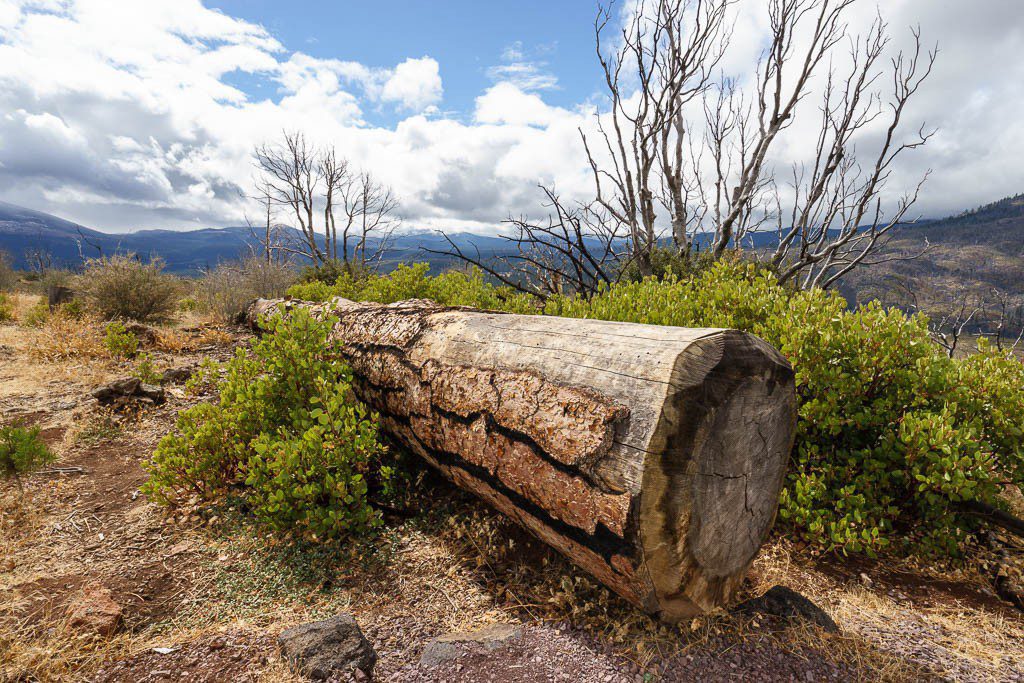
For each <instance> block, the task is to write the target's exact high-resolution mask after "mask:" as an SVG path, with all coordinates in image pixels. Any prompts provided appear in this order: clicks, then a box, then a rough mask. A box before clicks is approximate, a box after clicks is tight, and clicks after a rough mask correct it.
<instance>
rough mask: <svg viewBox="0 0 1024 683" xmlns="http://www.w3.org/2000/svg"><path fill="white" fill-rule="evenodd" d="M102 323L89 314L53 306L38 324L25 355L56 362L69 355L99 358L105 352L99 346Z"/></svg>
mask: <svg viewBox="0 0 1024 683" xmlns="http://www.w3.org/2000/svg"><path fill="white" fill-rule="evenodd" d="M103 335H104V328H103V324H102V323H101V322H100V321H99V320H98V319H96V318H93V317H82V318H76V317H73V316H70V315H67V314H65V313H64V312H63V311H60V310H57V311H54V312H53V313H52V314H51V315H49V316H48V317H47V319H46V321H45V322H44V323H43V324H42V325H41V326H40V327H39V328H38V331H37V333H36V337H35V339H34V343H33V344H32V345H31V346H30V347H29V357H30V358H32V360H35V361H43V362H49V363H54V362H59V361H64V360H69V359H73V358H80V359H100V358H104V359H105V358H108V356H109V354H108V353H107V350H106V349H105V348H104V346H103Z"/></svg>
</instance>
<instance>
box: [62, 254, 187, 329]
mask: <svg viewBox="0 0 1024 683" xmlns="http://www.w3.org/2000/svg"><path fill="white" fill-rule="evenodd" d="M163 270H164V263H163V261H162V260H160V259H158V258H155V259H152V260H150V261H149V262H148V263H143V262H142V261H140V260H139V259H138V258H136V257H135V255H134V254H127V255H117V256H110V257H104V258H99V259H92V260H90V261H88V262H87V263H86V266H85V272H84V273H83V275H82V278H81V290H82V294H83V295H84V297H85V300H86V302H87V303H88V305H89V308H91V309H92V310H93V311H95V312H96V313H98V314H99V315H100V316H102V317H103V318H105V319H107V320H113V319H116V318H120V319H125V320H139V321H142V322H147V321H160V320H166V319H168V318H169V317H170V316H171V315H172V314H173V313H174V312H175V310H176V309H177V305H178V297H179V295H180V293H181V284H180V282H179V281H178V278H176V277H174V276H173V275H168V274H167V273H164V272H163Z"/></svg>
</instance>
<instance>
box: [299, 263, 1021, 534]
mask: <svg viewBox="0 0 1024 683" xmlns="http://www.w3.org/2000/svg"><path fill="white" fill-rule="evenodd" d="M674 268H675V265H674V264H671V263H669V264H667V266H666V268H665V272H664V273H662V274H661V276H660V277H652V278H647V279H643V280H638V281H624V282H621V283H619V284H617V285H613V286H609V287H605V288H603V289H602V291H601V292H600V293H599V294H598V295H597V296H594V297H592V298H590V299H585V298H582V297H561V298H554V299H552V300H549V301H548V302H547V304H546V305H545V308H544V313H546V314H548V315H561V316H569V317H581V318H594V319H601V320H618V321H624V322H637V323H647V324H656V325H676V326H683V327H730V328H737V329H740V330H745V331H748V332H751V333H753V334H756V335H758V336H759V337H761V338H763V339H765V340H766V341H768V342H769V343H771V344H773V345H774V346H775V347H776V348H778V349H779V350H780V351H781V352H782V353H783V354H784V355H785V356H786V357H787V358H788V359H789V360H790V362H791V363H792V364H793V367H794V369H795V371H796V384H797V393H798V401H799V420H798V424H797V440H796V445H795V448H794V450H793V455H792V460H791V464H790V467H789V471H788V474H787V478H786V482H785V488H784V490H783V493H782V497H781V502H780V511H779V517H780V521H781V523H782V524H783V525H784V526H785V527H786V528H788V529H790V530H792V532H793V533H795V534H796V535H798V536H800V537H801V538H803V539H805V540H806V541H808V542H810V543H813V544H814V545H816V546H817V547H820V548H823V549H826V550H836V551H841V552H866V553H876V552H879V551H881V550H883V549H885V548H887V547H889V546H891V545H893V544H895V545H897V546H899V547H900V548H901V549H914V550H918V551H925V552H938V553H945V554H956V553H957V552H959V550H960V549H961V548H962V547H963V542H964V540H965V539H966V538H967V537H968V536H969V534H970V532H971V531H972V530H973V529H974V528H975V524H976V521H975V519H974V518H972V517H970V516H967V515H965V514H962V513H961V511H960V510H959V508H958V505H957V504H958V503H959V502H962V501H970V500H974V501H981V502H984V503H987V504H990V505H996V506H1000V505H1001V502H1000V498H999V495H1000V492H1001V489H1002V486H1003V485H1004V484H1005V483H1012V484H1016V485H1017V486H1022V485H1024V433H1022V430H1024V364H1022V363H1021V362H1020V361H1019V360H1017V359H1015V358H1013V357H1011V356H1008V355H1005V354H1000V353H998V352H996V351H994V350H992V349H990V348H988V347H987V346H986V345H985V344H984V343H983V344H982V345H981V347H980V350H979V353H977V354H975V355H972V356H970V357H967V358H964V359H962V360H960V359H949V358H948V357H946V356H945V354H943V353H940V352H938V350H937V349H936V347H935V346H934V344H933V343H932V342H931V341H930V338H929V335H928V327H927V320H926V319H925V318H924V317H923V316H907V315H906V314H904V313H902V312H900V311H898V310H895V309H885V308H883V307H882V306H880V305H878V304H877V303H871V304H868V305H865V306H861V307H859V308H857V309H855V310H849V309H848V307H847V304H846V301H845V300H843V299H842V297H840V296H839V295H838V294H834V293H830V292H825V291H822V290H812V291H796V290H793V289H792V288H788V287H783V286H780V285H779V284H778V283H777V281H776V279H775V277H774V276H773V275H772V273H771V272H769V271H767V270H765V269H764V268H761V267H759V266H757V265H756V264H751V263H743V262H740V261H738V260H729V259H726V260H723V261H719V262H717V263H715V264H712V265H710V266H705V265H703V264H700V267H693V268H691V269H690V271H689V273H690V274H689V275H688V276H686V277H680V276H678V275H677V274H675V272H674ZM290 293H291V294H292V295H293V296H295V297H297V298H301V299H312V300H325V299H327V298H329V297H331V296H342V297H345V298H349V299H354V300H373V301H381V302H385V303H390V302H393V301H399V300H402V299H408V298H428V299H433V300H435V301H438V302H440V303H444V304H450V305H468V306H476V307H480V308H493V309H500V310H506V311H510V312H518V313H530V312H536V311H537V309H536V308H535V304H534V302H532V301H530V299H529V298H528V297H525V296H522V295H518V294H515V293H512V292H509V291H508V290H505V289H503V288H499V287H495V286H493V285H491V284H489V283H488V282H487V281H486V280H485V279H484V278H483V276H482V274H480V273H479V272H477V271H470V272H469V273H462V272H455V273H444V274H442V275H439V276H436V277H435V276H430V275H428V271H427V267H426V266H425V265H416V266H412V267H404V266H403V267H400V268H398V269H396V270H395V271H394V272H393V273H391V274H390V275H387V276H378V275H371V276H367V277H362V278H356V277H352V276H349V275H346V274H344V273H343V274H342V275H341V276H340V277H338V278H337V280H336V282H335V283H334V284H333V285H330V286H328V285H326V284H324V283H322V282H311V283H308V284H303V285H297V286H294V287H292V288H291V290H290Z"/></svg>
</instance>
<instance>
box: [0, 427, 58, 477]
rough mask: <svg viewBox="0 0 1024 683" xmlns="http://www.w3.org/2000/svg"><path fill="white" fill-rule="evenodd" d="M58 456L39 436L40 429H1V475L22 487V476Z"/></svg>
mask: <svg viewBox="0 0 1024 683" xmlns="http://www.w3.org/2000/svg"><path fill="white" fill-rule="evenodd" d="M55 459H56V456H55V455H54V454H53V451H51V450H50V449H49V448H48V447H47V445H46V444H45V443H44V442H43V440H42V439H41V438H40V436H39V427H23V426H21V425H8V426H6V427H0V475H3V477H4V478H13V479H14V480H15V481H16V482H18V487H19V488H20V487H21V475H23V474H29V473H31V472H35V471H36V470H38V469H40V468H42V467H43V466H44V465H47V464H49V463H51V462H53V461H54V460H55Z"/></svg>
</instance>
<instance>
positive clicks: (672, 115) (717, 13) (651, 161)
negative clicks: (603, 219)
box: [580, 0, 733, 275]
mask: <svg viewBox="0 0 1024 683" xmlns="http://www.w3.org/2000/svg"><path fill="white" fill-rule="evenodd" d="M732 4H733V0H657V1H656V2H654V3H653V4H651V3H648V2H645V1H644V0H639V1H638V2H637V3H636V6H635V7H634V8H633V12H632V15H631V18H630V19H629V20H627V22H626V24H625V26H624V27H623V28H622V30H621V32H620V35H619V36H618V40H617V41H612V42H613V43H615V47H613V48H612V49H610V50H609V49H607V45H608V43H609V40H608V39H607V33H608V32H609V26H610V24H611V21H612V17H613V13H612V11H611V9H612V8H611V6H605V7H601V8H599V11H598V17H597V19H596V21H595V22H594V35H595V44H596V49H597V58H598V61H599V63H600V65H601V69H602V71H603V75H604V82H605V86H606V88H607V91H608V92H607V94H608V97H609V105H610V106H609V110H608V111H607V113H605V114H602V115H599V116H598V117H597V121H596V124H597V131H598V132H597V135H596V138H597V145H600V147H597V146H596V145H595V144H594V142H593V140H591V139H590V137H589V136H588V135H587V134H586V133H585V132H584V131H583V129H582V128H581V129H580V135H581V137H582V139H583V146H584V150H585V151H586V154H587V159H588V162H589V164H590V168H591V171H592V174H593V179H594V188H595V195H596V196H595V202H596V203H597V205H599V206H600V207H601V208H602V209H603V211H604V212H605V213H607V215H608V216H609V218H610V219H612V220H614V221H615V222H616V223H618V224H620V225H622V226H625V227H626V228H627V233H628V234H627V239H628V241H629V249H630V253H631V255H632V257H633V260H634V261H635V263H636V266H637V268H638V270H639V272H640V273H641V275H649V274H650V273H651V254H652V252H653V250H654V249H655V247H656V246H657V243H658V240H659V238H661V237H662V235H663V232H664V231H662V230H659V228H658V218H659V207H658V204H659V198H660V200H661V204H662V205H663V206H667V207H668V208H669V209H670V212H671V216H670V222H671V234H672V238H673V240H674V241H675V243H676V246H677V247H678V248H679V249H680V250H682V251H687V252H688V251H689V248H690V243H689V239H688V234H687V230H686V228H687V226H688V225H689V224H692V223H693V221H690V220H688V216H690V213H691V212H690V209H689V207H690V206H691V204H692V194H693V191H694V190H695V189H696V188H695V183H694V182H693V176H692V174H690V173H689V172H688V167H689V162H690V160H691V159H690V155H689V154H688V151H689V148H688V146H687V135H688V134H689V132H690V121H689V120H688V118H687V116H686V111H685V109H686V105H687V104H689V103H690V102H691V101H693V100H695V99H696V98H699V97H703V96H704V95H705V94H706V93H707V91H708V90H709V88H711V86H712V78H713V75H714V72H715V69H716V67H717V65H718V63H719V61H720V60H721V59H722V57H723V56H724V54H725V48H726V46H727V45H728V39H729V36H730V34H731V27H730V25H729V23H728V22H727V14H728V12H727V10H728V9H729V7H730V5H732ZM652 7H653V9H652ZM596 150H600V152H598V151H596Z"/></svg>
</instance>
